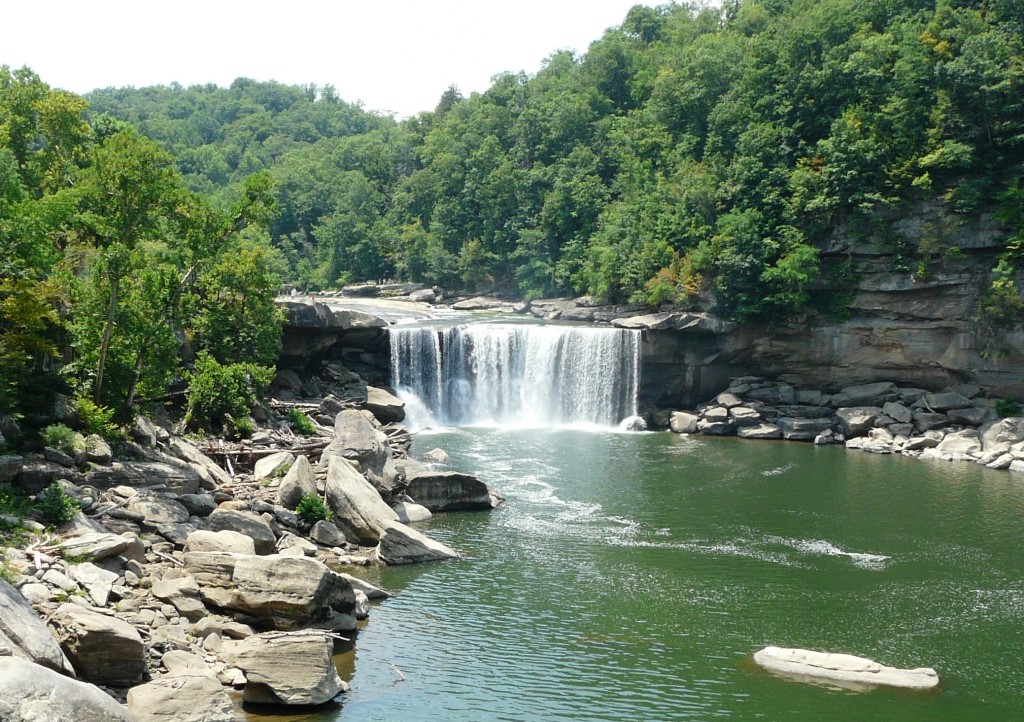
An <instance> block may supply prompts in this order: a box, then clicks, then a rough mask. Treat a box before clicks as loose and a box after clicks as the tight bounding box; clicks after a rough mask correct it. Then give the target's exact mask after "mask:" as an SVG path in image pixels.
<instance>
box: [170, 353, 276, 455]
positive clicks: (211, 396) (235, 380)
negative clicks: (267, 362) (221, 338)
mask: <svg viewBox="0 0 1024 722" xmlns="http://www.w3.org/2000/svg"><path fill="white" fill-rule="evenodd" d="M272 378H273V368H272V367H268V366H260V365H258V364H255V363H228V364H221V363H220V362H218V361H217V359H216V358H214V357H213V356H211V355H210V354H209V353H208V352H206V351H200V352H199V355H198V356H197V357H196V361H195V371H193V372H191V373H189V374H188V381H189V389H188V411H187V413H186V415H185V420H186V422H187V423H188V424H190V425H192V426H193V427H204V426H207V427H209V426H213V427H217V428H219V427H221V426H223V425H225V424H231V425H233V426H234V428H235V429H236V430H237V431H239V432H242V433H243V435H247V434H245V432H246V431H248V432H250V433H251V432H252V428H251V427H250V425H249V424H247V423H246V419H247V416H248V414H249V410H250V409H251V408H252V405H253V403H255V401H256V399H257V395H258V394H259V393H261V392H262V391H263V390H264V389H265V388H266V387H267V386H268V385H269V384H270V381H271V379H272Z"/></svg>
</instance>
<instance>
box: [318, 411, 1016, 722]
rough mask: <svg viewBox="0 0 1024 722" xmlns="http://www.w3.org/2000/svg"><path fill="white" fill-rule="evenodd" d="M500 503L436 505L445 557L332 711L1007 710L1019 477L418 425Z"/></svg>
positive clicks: (400, 587)
mask: <svg viewBox="0 0 1024 722" xmlns="http://www.w3.org/2000/svg"><path fill="white" fill-rule="evenodd" d="M435 446H440V447H442V448H444V449H446V450H447V451H448V452H449V453H450V454H451V467H452V468H456V469H461V470H467V471H472V472H474V473H477V474H478V475H480V476H481V477H482V478H484V479H485V480H486V481H488V482H489V483H490V484H492V485H493V486H494V487H496V488H497V489H498V490H499V491H500V492H501V493H502V494H504V495H505V496H506V497H507V499H508V502H507V504H506V506H505V507H504V508H502V509H500V510H498V511H495V512H493V513H469V514H449V515H438V516H436V517H435V518H434V519H433V520H431V522H430V523H429V524H428V533H429V534H430V535H431V536H434V537H435V538H438V539H440V540H442V541H444V542H446V543H448V544H449V545H451V546H453V547H455V548H457V549H458V550H460V551H461V552H462V553H463V554H464V555H465V558H464V559H462V560H460V561H456V562H451V563H443V564H431V565H421V566H417V567H409V568H396V569H385V570H381V571H376V572H374V571H371V572H368V573H367V574H368V578H370V579H371V580H372V581H375V582H377V583H379V584H381V585H383V586H384V587H386V588H388V589H390V590H392V591H395V592H397V593H398V594H397V596H396V597H395V598H393V599H391V600H388V601H386V602H384V603H383V604H380V605H377V606H376V607H375V608H374V609H373V611H372V613H371V617H370V620H369V623H368V624H367V626H366V627H365V628H364V629H363V630H362V631H361V632H360V633H359V635H358V638H357V640H356V645H355V648H354V650H353V651H351V652H349V653H346V654H344V655H341V656H339V657H338V663H339V669H340V670H341V673H342V677H343V678H346V679H347V680H348V681H349V682H350V683H351V685H352V691H351V692H350V693H349V694H348V695H346V696H345V697H344V698H343V699H344V703H343V705H342V706H341V707H339V708H335V709H333V710H331V711H329V712H327V713H324V712H320V713H318V714H316V715H315V716H313V717H310V719H317V720H322V721H324V722H326V720H341V721H342V722H354V721H359V720H403V721H405V720H467V721H468V720H474V721H476V720H615V721H617V722H618V721H622V720H712V719H727V720H788V721H792V720H815V721H825V720H828V721H831V720H836V721H842V720H858V721H864V720H900V721H903V722H912V721H916V720H929V721H936V720H964V721H971V722H975V721H977V720H1017V719H1022V718H1024V664H1022V657H1024V558H1022V555H1021V542H1022V536H1024V529H1022V524H1021V522H1022V519H1024V477H1022V476H1021V475H1020V474H1013V473H1007V472H997V471H989V470H987V469H984V468H981V467H978V466H976V465H970V464H961V463H945V462H941V463H940V462H935V463H932V462H921V461H916V460H912V459H905V458H901V457H891V456H886V457H880V456H875V455H872V454H867V453H863V452H847V451H845V450H844V449H842V448H835V447H825V448H816V447H814V446H812V445H811V444H804V443H786V442H764V441H746V442H745V441H742V440H738V439H717V438H699V437H689V438H687V437H680V436H677V435H674V434H668V433H649V434H648V433H645V434H625V433H600V432H597V433H595V432H589V433H588V432H583V431H569V430H564V431H553V430H532V431H501V430H494V429H462V430H457V431H450V432H444V433H434V434H431V435H426V436H420V437H419V438H418V439H417V441H416V444H415V447H414V450H418V451H425V450H427V449H430V448H433V447H435ZM769 644H774V645H778V646H792V647H806V648H812V649H819V650H826V651H836V652H840V651H841V652H847V653H852V654H859V655H863V656H868V657H871V658H873V659H876V660H878V661H880V662H882V663H884V664H889V665H895V666H902V667H916V666H932V667H935V668H936V669H937V670H938V672H939V674H940V676H941V678H942V685H941V688H940V689H939V691H937V692H930V693H908V692H902V691H896V690H889V689H878V690H874V691H871V692H851V691H848V690H847V691H843V690H837V689H830V688H826V687H821V686H813V685H808V684H802V683H797V682H792V681H788V680H784V679H781V678H777V677H773V676H771V675H769V674H767V673H765V672H763V671H760V670H759V669H757V668H756V667H755V666H754V665H753V664H752V662H751V660H750V655H751V653H752V652H754V651H755V650H757V649H759V648H760V647H762V646H765V645H769Z"/></svg>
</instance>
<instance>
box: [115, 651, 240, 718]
mask: <svg viewBox="0 0 1024 722" xmlns="http://www.w3.org/2000/svg"><path fill="white" fill-rule="evenodd" d="M164 656H165V657H166V656H167V655H164ZM128 711H129V712H131V713H132V714H133V715H135V719H136V720H138V722H234V720H235V719H236V717H235V706H234V704H232V702H231V698H230V697H229V696H228V693H227V691H225V689H224V687H223V685H221V683H220V682H218V681H217V678H216V677H214V676H213V675H212V674H210V673H208V672H202V671H186V672H179V673H177V674H171V675H168V676H166V677H160V678H159V679H155V680H153V681H152V682H148V683H146V684H143V685H139V686H138V687H133V688H132V689H130V690H128Z"/></svg>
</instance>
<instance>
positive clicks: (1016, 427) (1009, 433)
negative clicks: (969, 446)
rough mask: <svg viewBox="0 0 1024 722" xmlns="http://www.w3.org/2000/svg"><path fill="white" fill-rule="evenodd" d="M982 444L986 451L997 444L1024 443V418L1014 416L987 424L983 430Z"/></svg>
mask: <svg viewBox="0 0 1024 722" xmlns="http://www.w3.org/2000/svg"><path fill="white" fill-rule="evenodd" d="M980 433H981V438H982V442H983V444H984V446H985V448H986V449H989V448H991V447H993V446H994V445H996V444H1002V443H1008V444H1016V443H1018V442H1020V441H1024V417H1020V416H1014V417H1010V418H1006V419H999V421H993V422H992V423H990V424H985V425H984V426H983V427H982V428H981V429H980Z"/></svg>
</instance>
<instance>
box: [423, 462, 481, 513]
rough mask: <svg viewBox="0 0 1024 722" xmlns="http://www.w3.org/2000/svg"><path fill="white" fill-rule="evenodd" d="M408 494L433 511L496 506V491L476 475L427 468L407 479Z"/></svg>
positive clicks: (465, 509)
mask: <svg viewBox="0 0 1024 722" xmlns="http://www.w3.org/2000/svg"><path fill="white" fill-rule="evenodd" d="M407 482H408V486H407V487H406V493H407V494H408V495H409V496H411V497H412V498H413V499H415V500H416V503H417V504H420V505H422V506H425V507H427V509H429V510H430V511H431V512H439V511H467V510H476V509H493V508H495V507H496V506H497V503H496V500H495V495H494V492H493V491H492V490H491V488H490V487H488V486H487V484H485V483H484V482H482V481H480V479H478V478H476V477H475V476H473V475H472V474H464V473H462V472H458V471H430V470H426V469H425V470H423V471H420V472H418V473H416V474H413V475H412V476H410V477H409V478H408V479H407Z"/></svg>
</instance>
